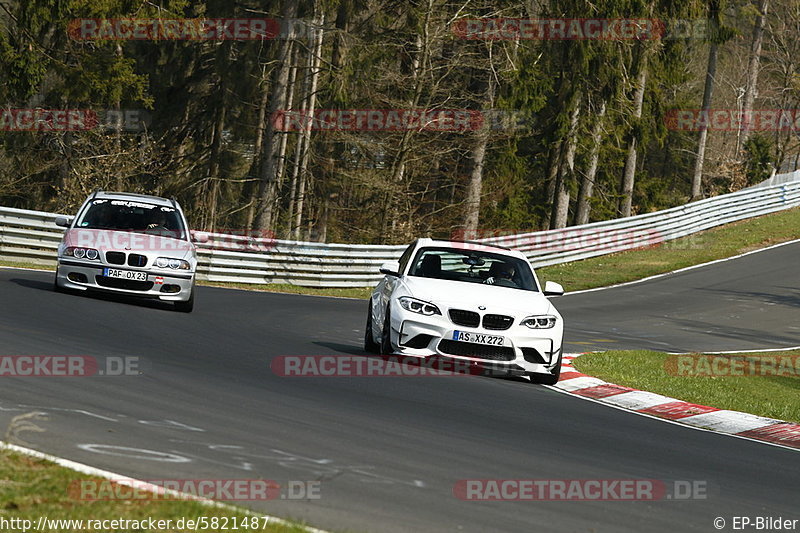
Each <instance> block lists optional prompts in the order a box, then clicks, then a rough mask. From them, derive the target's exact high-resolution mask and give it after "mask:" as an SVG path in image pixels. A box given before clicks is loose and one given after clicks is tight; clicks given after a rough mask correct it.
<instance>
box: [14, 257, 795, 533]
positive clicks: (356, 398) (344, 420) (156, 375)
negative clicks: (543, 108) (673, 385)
mask: <svg viewBox="0 0 800 533" xmlns="http://www.w3.org/2000/svg"><path fill="white" fill-rule="evenodd" d="M798 259H800V246H798V245H791V246H786V247H782V248H777V249H775V250H771V251H767V252H763V253H759V254H754V255H751V256H747V257H744V258H741V259H737V260H734V261H730V262H726V263H720V264H717V265H713V266H710V267H705V268H700V269H696V270H692V271H688V272H685V273H681V274H677V275H672V276H668V277H665V278H661V279H658V280H654V281H649V282H645V283H641V284H637V285H631V286H627V287H620V288H616V289H610V290H604V291H597V292H589V293H584V294H575V295H567V296H565V297H562V298H559V299H558V300H557V303H556V305H557V306H558V308H559V309H560V310H561V311H562V314H563V315H564V317H565V319H566V320H567V336H568V339H569V340H570V344H569V345H568V346H567V348H568V350H569V351H586V350H592V349H607V348H611V347H614V348H655V349H662V350H675V351H685V350H701V349H702V350H725V349H750V348H769V347H783V346H793V345H800V330H798V325H800V305H799V304H800V292H799V290H800V284H798V282H797V266H796V265H797V262H798ZM51 278H52V274H49V273H41V272H32V271H24V270H0V355H90V356H94V357H97V358H99V359H102V358H106V357H124V356H129V357H139V358H141V366H142V368H143V369H144V370H143V374H142V375H140V376H128V377H110V376H94V377H83V378H78V377H75V378H54V377H50V378H42V377H37V378H8V377H4V378H0V380H1V381H0V424H1V426H0V429H1V430H2V431H0V433H3V434H4V433H6V432H7V431H10V432H12V433H15V435H16V437H17V438H19V439H22V440H23V441H25V442H27V443H28V444H29V445H30V446H32V447H33V448H36V449H38V450H42V451H45V452H48V453H52V454H55V455H59V456H62V457H66V458H69V459H73V460H76V461H79V462H83V463H88V464H91V465H94V466H97V467H99V468H104V469H108V470H112V471H115V472H119V473H121V474H124V475H130V476H135V477H139V478H144V479H149V480H163V479H243V478H248V479H252V478H266V479H272V480H275V481H277V482H278V483H281V484H283V485H285V484H287V483H288V482H289V481H310V480H318V481H320V485H319V487H320V498H319V499H316V500H302V501H296V500H291V501H290V500H281V499H277V500H272V501H267V502H254V503H248V505H250V506H251V507H253V508H255V509H257V510H261V511H265V512H268V513H270V514H276V515H280V516H287V517H295V518H302V519H305V520H307V521H308V522H309V523H311V524H312V525H316V526H318V527H322V528H325V529H330V530H337V529H347V530H349V531H525V532H528V531H557V532H567V531H569V532H573V531H574V532H605V531H609V532H626V531H630V532H641V531H648V532H660V531H665V532H667V531H668V532H670V533H672V532H674V531H716V530H715V528H714V526H713V525H712V521H713V520H714V518H715V517H718V516H721V517H723V518H725V519H726V520H727V521H728V524H729V526H728V527H727V528H726V529H727V530H730V523H731V522H730V520H731V518H732V517H733V516H743V515H744V516H751V517H756V516H783V517H784V518H800V512H799V511H798V509H797V494H799V493H800V461H798V458H800V456H798V455H797V452H794V451H791V450H787V449H782V448H778V447H773V446H768V445H765V444H760V443H756V442H752V441H747V440H743V439H737V438H732V437H728V436H723V435H717V434H713V433H709V432H703V431H697V430H693V429H690V428H687V427H684V426H678V425H675V424H670V423H665V422H661V421H657V420H653V419H649V418H645V417H641V416H636V415H633V414H630V413H627V412H624V411H620V410H617V409H613V408H609V407H607V406H603V405H600V404H596V403H593V402H589V401H585V400H581V399H579V398H575V397H572V396H568V395H564V394H561V393H558V392H556V391H554V390H550V389H547V388H544V387H540V386H534V385H531V384H529V383H527V382H524V381H521V380H510V379H496V378H484V377H438V378H437V377H426V378H410V377H405V378H284V377H279V376H277V375H275V374H274V373H273V372H272V371H271V370H270V362H271V361H273V360H274V358H275V357H277V356H281V355H316V354H320V355H321V354H332V355H357V356H364V357H366V355H365V354H363V352H362V351H361V349H360V345H361V338H362V332H363V329H362V328H363V322H364V317H365V312H366V303H365V302H361V301H353V300H344V299H332V298H317V297H307V296H292V295H281V294H269V293H250V292H244V291H236V290H225V289H216V288H207V287H201V288H199V293H198V301H197V306H196V308H195V312H194V313H193V314H191V315H185V314H180V313H176V312H173V311H171V310H169V308H168V307H167V306H160V305H159V304H156V303H137V302H120V301H115V300H113V299H109V298H105V297H87V296H73V295H63V294H57V293H54V292H52V290H51ZM556 281H557V280H556ZM29 412H38V413H41V415H40V417H41V418H39V419H36V420H34V423H35V424H37V425H38V426H39V427H40V428H41V429H43V430H44V431H42V432H32V431H19V432H15V430H17V429H19V428H18V427H16V428H15V427H11V428H9V424H10V423H11V420H12V418H13V417H14V416H17V415H20V414H24V413H29ZM7 428H8V429H7ZM506 478H512V479H529V478H536V479H641V478H645V479H657V480H661V481H664V482H666V483H667V484H668V485H671V484H672V482H673V481H675V480H679V481H698V482H701V483H704V484H706V485H707V487H708V494H707V497H706V499H692V500H689V501H676V500H675V499H671V500H662V501H655V502H630V501H617V502H596V501H595V502H581V501H574V502H535V503H534V502H468V501H462V500H460V499H458V498H456V497H454V495H453V487H454V485H455V484H456V483H457V482H458V480H463V479H506ZM65 490H66V488H65Z"/></svg>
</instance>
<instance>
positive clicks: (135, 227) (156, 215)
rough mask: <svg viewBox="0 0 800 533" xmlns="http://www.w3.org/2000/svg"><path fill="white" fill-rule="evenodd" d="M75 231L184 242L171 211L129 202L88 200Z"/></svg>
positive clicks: (181, 228) (180, 224)
mask: <svg viewBox="0 0 800 533" xmlns="http://www.w3.org/2000/svg"><path fill="white" fill-rule="evenodd" d="M75 227H76V228H85V229H105V230H115V231H130V232H133V233H147V234H151V235H162V236H164V237H172V238H174V239H185V238H186V231H185V228H184V226H183V221H182V219H181V216H180V214H179V213H178V211H177V210H176V209H175V208H173V207H166V206H160V205H155V204H149V203H146V202H137V201H130V200H92V202H91V204H90V205H89V207H88V208H87V209H86V210H85V211H84V212H83V215H82V216H81V218H80V220H78V223H77V224H76V225H75Z"/></svg>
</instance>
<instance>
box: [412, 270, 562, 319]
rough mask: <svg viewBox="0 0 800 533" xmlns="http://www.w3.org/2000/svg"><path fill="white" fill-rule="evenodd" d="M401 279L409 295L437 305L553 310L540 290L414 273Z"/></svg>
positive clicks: (499, 310) (524, 311) (531, 312)
mask: <svg viewBox="0 0 800 533" xmlns="http://www.w3.org/2000/svg"><path fill="white" fill-rule="evenodd" d="M403 282H404V283H405V286H406V288H407V289H408V291H409V292H410V296H413V297H415V298H419V299H421V300H426V301H429V302H431V303H434V304H436V305H437V306H440V307H442V306H444V307H445V308H457V309H469V310H473V311H478V306H479V305H481V306H484V307H486V310H485V312H487V313H492V312H496V313H501V314H502V312H504V313H506V314H508V313H513V314H517V315H534V314H546V313H550V314H557V312H556V310H555V308H554V307H553V305H552V304H551V303H550V300H548V299H547V298H545V296H544V295H543V294H542V293H541V292H533V291H524V290H521V289H512V288H510V287H499V286H497V285H483V284H480V283H469V282H463V281H448V280H440V279H431V278H418V277H415V276H405V277H404V278H403ZM442 311H444V309H443V310H442Z"/></svg>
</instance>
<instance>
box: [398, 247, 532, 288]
mask: <svg viewBox="0 0 800 533" xmlns="http://www.w3.org/2000/svg"><path fill="white" fill-rule="evenodd" d="M408 274H409V275H410V276H417V277H421V278H434V279H444V280H449V281H462V282H465V283H483V284H486V285H495V286H499V287H508V288H511V289H521V290H525V291H538V290H539V289H538V287H537V286H536V281H535V278H534V277H533V272H532V271H531V268H530V265H529V264H528V262H527V261H524V260H522V259H519V258H516V257H512V256H508V255H503V254H498V253H492V252H484V251H477V250H466V249H464V250H462V249H458V248H422V249H420V251H419V252H417V256H416V258H415V259H414V263H413V264H412V266H411V269H410V270H409V273H408Z"/></svg>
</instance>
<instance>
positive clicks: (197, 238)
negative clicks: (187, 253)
mask: <svg viewBox="0 0 800 533" xmlns="http://www.w3.org/2000/svg"><path fill="white" fill-rule="evenodd" d="M192 241H194V242H199V243H200V244H205V243H207V242H208V233H206V232H204V231H193V232H192Z"/></svg>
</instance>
